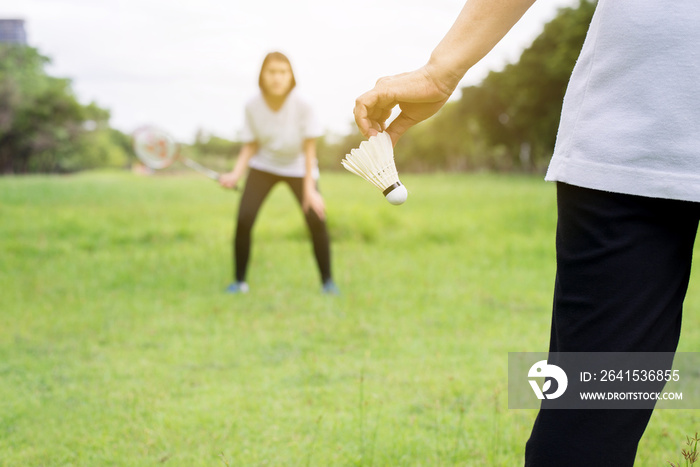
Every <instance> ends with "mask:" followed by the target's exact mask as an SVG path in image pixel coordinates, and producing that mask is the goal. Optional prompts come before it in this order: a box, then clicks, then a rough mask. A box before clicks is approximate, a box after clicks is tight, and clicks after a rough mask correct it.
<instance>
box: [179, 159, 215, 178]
mask: <svg viewBox="0 0 700 467" xmlns="http://www.w3.org/2000/svg"><path fill="white" fill-rule="evenodd" d="M182 163H183V164H185V165H186V166H187V167H189V168H190V169H193V170H196V171H197V172H199V173H201V174H203V175H206V176H207V177H209V178H211V179H212V180H218V179H219V175H220V174H219V172H216V171H214V170H211V169H208V168H206V167H204V166H203V165H202V164H198V163H197V162H195V161H193V160H192V159H187V158H186V157H183V158H182Z"/></svg>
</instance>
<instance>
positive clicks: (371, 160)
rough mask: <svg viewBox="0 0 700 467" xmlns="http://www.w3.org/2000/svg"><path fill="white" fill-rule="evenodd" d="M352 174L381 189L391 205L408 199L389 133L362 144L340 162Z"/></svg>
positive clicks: (375, 136) (372, 137)
mask: <svg viewBox="0 0 700 467" xmlns="http://www.w3.org/2000/svg"><path fill="white" fill-rule="evenodd" d="M340 163H341V164H342V165H343V167H345V168H346V169H347V170H349V171H350V172H352V173H354V174H355V175H359V176H360V177H362V178H364V179H365V180H367V181H368V182H370V183H371V184H372V185H374V186H376V187H377V188H379V189H380V190H381V191H382V193H383V194H384V196H385V197H386V199H387V201H389V202H390V203H391V204H403V202H404V201H406V198H407V197H408V192H407V191H406V187H405V186H403V184H402V183H401V182H400V181H399V173H398V171H397V170H396V163H395V162H394V147H393V146H392V144H391V137H390V136H389V134H388V133H384V132H383V133H379V134H377V135H374V136H371V137H370V138H369V140H367V141H363V142H362V143H360V147H359V148H357V149H352V150H351V151H350V154H347V155H346V156H345V159H343V160H342V161H341V162H340Z"/></svg>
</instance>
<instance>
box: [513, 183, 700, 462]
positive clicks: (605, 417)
mask: <svg viewBox="0 0 700 467" xmlns="http://www.w3.org/2000/svg"><path fill="white" fill-rule="evenodd" d="M557 204H558V216H559V217H558V222H557V235H556V242H557V275H556V281H555V286H554V312H553V318H552V333H551V340H550V351H551V352H675V351H676V347H677V345H678V340H679V337H680V332H681V315H682V308H683V300H684V298H685V293H686V290H687V287H688V281H689V279H690V268H691V264H692V257H693V245H694V242H695V236H696V232H697V229H698V220H699V219H700V203H691V202H686V201H676V200H669V199H658V198H645V197H641V196H632V195H624V194H617V193H609V192H605V191H597V190H590V189H587V188H579V187H575V186H571V185H566V184H564V183H558V184H557ZM651 414H652V410H651V409H608V410H597V409H588V410H566V409H565V410H557V409H543V410H540V412H539V414H538V415H537V419H536V421H535V424H534V427H533V429H532V434H531V436H530V439H529V441H528V442H527V446H526V448H525V465H526V466H528V467H530V466H532V467H560V466H567V467H579V466H580V467H591V466H596V467H599V466H605V465H611V466H616V467H617V466H625V467H632V465H634V460H635V456H636V452H637V445H638V443H639V440H640V438H641V437H642V434H643V433H644V430H645V429H646V426H647V423H648V422H649V418H650V417H651Z"/></svg>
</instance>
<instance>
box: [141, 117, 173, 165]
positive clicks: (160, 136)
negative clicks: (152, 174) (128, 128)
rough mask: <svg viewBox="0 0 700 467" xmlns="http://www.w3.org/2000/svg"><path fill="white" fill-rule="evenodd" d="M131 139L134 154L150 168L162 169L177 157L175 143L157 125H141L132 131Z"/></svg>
mask: <svg viewBox="0 0 700 467" xmlns="http://www.w3.org/2000/svg"><path fill="white" fill-rule="evenodd" d="M132 140H133V145H134V152H135V153H136V156H137V157H138V158H139V160H140V161H141V162H143V163H144V164H145V165H146V166H147V167H150V168H151V169H156V170H158V169H164V168H166V167H168V166H169V165H170V164H172V163H173V161H174V160H175V159H176V158H177V153H178V145H177V143H176V142H175V140H174V139H173V137H172V136H170V134H169V133H168V132H166V131H165V130H162V129H160V128H158V127H155V126H152V125H146V126H142V127H140V128H138V129H136V131H134V133H133V135H132Z"/></svg>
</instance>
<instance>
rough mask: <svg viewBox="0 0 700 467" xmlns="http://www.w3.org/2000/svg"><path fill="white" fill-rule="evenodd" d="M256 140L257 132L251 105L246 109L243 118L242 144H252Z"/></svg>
mask: <svg viewBox="0 0 700 467" xmlns="http://www.w3.org/2000/svg"><path fill="white" fill-rule="evenodd" d="M255 140H256V138H255V132H254V131H253V117H252V115H251V109H250V106H249V105H246V107H245V116H244V118H243V129H242V130H241V142H242V143H252V142H254V141H255Z"/></svg>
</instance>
